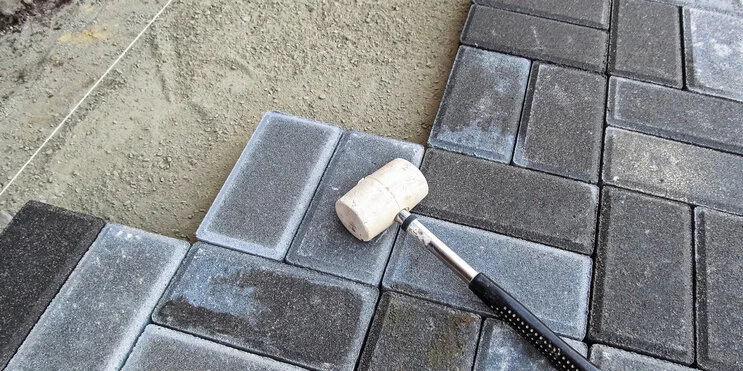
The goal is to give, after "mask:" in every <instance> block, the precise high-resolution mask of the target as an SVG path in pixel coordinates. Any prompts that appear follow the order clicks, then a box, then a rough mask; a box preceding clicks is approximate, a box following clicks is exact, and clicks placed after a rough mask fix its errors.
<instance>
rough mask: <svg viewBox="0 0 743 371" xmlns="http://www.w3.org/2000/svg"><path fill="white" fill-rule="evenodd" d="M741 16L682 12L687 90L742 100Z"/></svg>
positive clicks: (742, 21) (742, 32) (690, 10)
mask: <svg viewBox="0 0 743 371" xmlns="http://www.w3.org/2000/svg"><path fill="white" fill-rule="evenodd" d="M741 35H743V17H741V16H740V15H738V16H732V15H726V14H721V13H717V12H711V11H706V10H698V9H689V8H685V9H684V48H685V49H686V53H685V55H686V85H687V86H688V87H689V90H694V91H698V92H702V93H707V94H712V95H717V96H721V97H725V98H730V99H735V100H738V101H743V73H741V71H743V45H741Z"/></svg>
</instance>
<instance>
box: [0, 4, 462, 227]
mask: <svg viewBox="0 0 743 371" xmlns="http://www.w3.org/2000/svg"><path fill="white" fill-rule="evenodd" d="M0 1H3V0H0ZM163 4H164V1H159V2H157V1H155V2H152V1H144V0H141V4H140V6H139V7H136V6H135V5H132V4H128V3H127V2H126V1H115V0H110V1H101V2H100V3H99V2H75V3H73V4H70V5H66V6H62V7H61V8H59V11H58V13H56V15H55V16H54V17H55V18H53V19H52V20H51V21H50V20H48V19H47V20H34V19H33V18H32V19H30V20H28V21H26V25H24V26H23V29H24V30H26V31H21V32H12V33H5V34H3V35H0V71H10V72H8V73H4V72H0V74H3V75H0V122H2V123H3V124H2V125H1V126H5V128H2V127H0V135H2V137H0V149H4V150H5V153H3V155H4V159H5V160H6V161H5V162H6V163H5V164H2V165H0V184H1V183H6V182H7V180H8V179H10V178H11V177H12V175H14V174H15V171H17V169H18V168H19V167H20V166H21V165H22V164H23V162H25V161H26V160H27V159H28V158H29V156H30V154H31V152H33V150H35V149H36V148H38V146H37V144H38V143H40V141H41V140H43V138H44V137H45V135H48V133H49V132H50V131H51V130H52V129H53V127H54V126H56V125H57V124H58V123H59V122H60V121H61V120H62V118H63V117H64V116H65V115H67V113H68V112H69V109H70V108H71V107H72V105H74V103H76V100H79V99H80V97H82V95H83V94H84V92H85V91H86V90H87V88H86V87H90V86H91V85H92V83H93V82H94V81H95V79H97V77H95V76H100V74H102V73H103V71H105V69H106V68H108V65H110V63H111V62H112V61H113V60H114V59H115V57H116V56H117V53H120V50H123V48H124V47H125V46H126V45H127V44H128V41H131V40H132V39H133V38H134V36H132V35H135V34H136V33H137V32H138V31H139V30H141V27H139V29H137V26H140V25H141V26H142V27H143V24H145V23H146V22H147V20H149V18H150V17H152V15H154V14H155V12H156V11H157V10H158V9H159V8H158V7H159V6H162V5H163ZM468 6H469V0H448V1H429V0H413V1H411V0H406V1H402V0H400V1H397V0H394V1H371V0H370V1H363V0H339V1H327V0H326V1H321V0H317V1H310V0H301V1H298V0H285V1H276V0H273V1H272V0H268V1H240V2H231V1H203V0H180V1H174V2H173V3H171V4H170V6H169V7H168V8H167V9H166V10H165V12H164V13H163V15H162V16H161V17H160V19H158V20H157V21H156V22H155V23H154V24H153V26H152V27H151V28H150V29H149V30H148V31H147V32H146V33H145V34H144V36H143V37H142V38H141V39H140V40H139V42H138V43H137V44H135V46H134V47H133V48H132V49H131V50H130V51H129V53H127V54H126V55H125V57H124V58H123V59H122V60H121V61H120V62H119V64H117V65H116V66H115V68H114V69H113V70H112V71H111V73H110V74H109V75H108V76H107V78H106V79H104V81H103V82H102V83H101V84H100V85H99V86H98V88H97V89H96V90H95V91H94V92H93V93H92V94H91V95H90V96H89V97H88V98H87V99H86V100H85V101H84V102H83V104H82V105H81V106H80V107H79V108H78V110H77V111H76V113H75V114H74V115H73V116H72V117H71V118H70V120H69V121H68V122H67V124H66V125H65V127H64V128H63V129H62V130H61V131H60V132H59V133H58V135H57V136H56V137H55V138H54V139H53V140H52V141H51V142H50V143H49V144H48V146H47V147H45V149H44V150H43V151H42V152H41V154H40V156H38V157H37V158H36V159H35V160H34V161H33V162H32V164H31V166H29V167H28V168H27V169H26V170H25V171H24V172H23V173H22V174H21V176H20V177H19V178H18V180H17V181H16V182H15V183H14V184H12V185H11V186H10V187H9V188H8V190H7V191H6V192H5V194H3V195H2V196H0V227H1V226H2V223H3V219H4V220H6V221H7V220H8V218H9V217H10V216H12V214H13V213H14V212H15V210H17V209H18V208H19V207H20V206H22V204H23V203H25V202H26V201H27V200H29V199H37V200H41V201H46V202H50V203H52V204H55V205H59V206H62V207H67V208H70V209H73V210H79V211H83V212H86V213H90V214H93V215H97V216H101V217H104V218H106V219H108V220H110V221H113V222H118V223H122V224H126V225H131V226H134V227H138V228H142V229H145V230H150V231H155V232H158V233H162V234H165V235H169V236H174V237H179V238H187V239H193V233H194V232H195V230H196V228H197V227H198V224H199V223H200V221H201V219H202V218H203V216H204V213H205V212H206V210H207V209H208V208H209V206H210V205H211V202H212V201H213V199H214V197H215V196H216V194H217V192H218V191H219V189H220V187H221V185H222V183H223V182H224V180H225V179H226V177H227V175H228V174H229V171H230V170H231V168H232V166H233V165H234V163H235V161H236V159H237V157H238V156H239V154H240V152H241V151H242V148H243V147H244V146H245V144H246V143H247V141H248V139H249V138H250V135H251V134H252V132H253V130H254V129H255V126H256V124H257V123H258V122H259V120H260V117H261V115H262V114H263V112H265V111H267V110H279V111H283V112H286V113H290V114H294V115H299V116H305V117H309V118H312V119H316V120H320V121H325V122H329V123H335V124H338V125H341V126H342V127H344V128H349V129H356V130H363V131H367V132H371V133H376V134H379V135H384V136H388V137H393V138H397V139H404V140H409V141H413V142H417V143H421V144H423V143H425V141H426V140H427V138H428V133H429V131H430V127H431V124H432V122H433V118H434V115H435V113H436V110H437V109H438V104H439V101H440V99H441V95H442V93H443V90H444V87H445V84H446V79H447V77H448V74H449V70H450V68H451V64H452V61H453V58H454V55H455V53H456V47H457V41H458V37H459V33H460V31H461V28H462V25H463V23H464V19H465V18H466V14H467V10H468ZM91 13H94V14H98V16H97V17H96V16H88V15H89V14H91ZM86 17H87V18H86ZM117 17H119V18H121V19H120V20H119V21H118V22H117V21H116V19H117ZM102 18H106V19H105V21H103V20H102ZM65 19H67V20H74V22H68V23H65ZM50 22H51V23H50ZM71 23H74V27H68V29H64V28H65V27H67V26H69V25H70V24H71ZM29 24H30V26H29ZM55 24H56V25H57V26H56V27H58V29H56V30H55ZM59 25H63V26H59ZM65 25H66V26H65ZM59 27H62V29H59ZM29 28H31V29H32V30H33V32H30V31H28V29H29ZM135 31H136V32H135ZM65 35H67V36H65ZM126 37H129V39H128V41H127V42H122V41H123V40H124V39H125V38H126ZM111 40H116V41H115V42H112V41H111ZM19 45H22V47H19ZM6 50H13V54H8V53H6V52H5V51H6ZM60 50H62V51H64V52H65V53H67V54H69V55H70V57H69V58H72V59H70V61H71V62H69V63H65V62H66V61H67V59H65V58H67V57H65V58H62V59H61V60H62V62H63V63H61V64H59V63H58V62H55V57H54V56H55V55H57V56H58V55H59V51H60ZM75 58H77V59H75ZM39 61H41V62H39ZM69 66H74V68H70V67H69ZM65 68H67V69H65ZM88 71H92V72H94V73H90V72H88ZM96 73H97V74H96ZM20 75H22V76H20ZM51 82H55V84H56V85H54V84H51ZM50 84H51V85H53V87H54V89H51V90H50V89H49V88H46V89H47V90H48V91H47V90H44V89H45V87H44V86H45V85H50ZM71 87H74V88H71ZM5 89H9V90H5ZM66 89H67V90H69V91H67V90H66ZM70 96H71V97H73V98H75V97H76V99H72V98H69V99H68V98H67V97H70ZM58 97H62V98H58ZM55 98H56V99H61V100H62V102H56V103H54V100H55ZM31 109H32V111H33V112H35V114H34V115H32V116H29V113H28V112H29V110H31ZM9 128H12V130H11V129H9Z"/></svg>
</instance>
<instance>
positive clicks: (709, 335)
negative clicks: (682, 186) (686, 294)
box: [694, 208, 743, 370]
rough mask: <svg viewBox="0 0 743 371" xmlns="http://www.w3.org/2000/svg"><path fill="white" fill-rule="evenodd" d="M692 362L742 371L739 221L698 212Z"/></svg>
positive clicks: (742, 237) (742, 224)
mask: <svg viewBox="0 0 743 371" xmlns="http://www.w3.org/2000/svg"><path fill="white" fill-rule="evenodd" d="M694 213H695V216H696V228H695V231H696V277H697V285H696V290H697V312H696V315H697V327H696V329H697V363H698V364H699V365H700V366H701V367H702V368H704V369H708V370H734V369H743V337H741V334H743V312H741V308H743V276H742V275H741V272H743V217H740V216H733V215H729V214H725V213H721V212H718V211H713V210H709V209H703V208H697V209H696V210H694Z"/></svg>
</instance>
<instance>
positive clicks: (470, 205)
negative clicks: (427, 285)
mask: <svg viewBox="0 0 743 371" xmlns="http://www.w3.org/2000/svg"><path fill="white" fill-rule="evenodd" d="M421 171H422V172H423V174H424V175H425V176H426V179H427V180H428V184H429V193H428V196H427V197H426V198H425V199H423V201H422V202H421V203H420V204H419V205H418V207H416V208H415V209H414V210H416V211H417V212H419V213H422V214H425V215H429V216H433V217H436V218H439V219H445V220H449V221H452V222H455V223H460V224H466V225H471V226H474V227H478V228H483V229H487V230H491V231H494V232H498V233H504V234H507V235H511V236H515V237H519V238H524V239H527V240H531V241H534V242H539V243H544V244H547V245H551V246H556V247H560V248H564V249H568V250H572V251H576V252H580V253H585V254H590V253H591V252H592V251H593V242H594V230H595V229H596V211H597V209H598V188H597V187H596V186H593V185H589V184H585V183H581V182H578V181H575V180H570V179H565V178H561V177H557V176H554V175H549V174H544V173H540V172H536V171H532V170H528V169H523V168H518V167H514V166H506V165H503V164H499V163H495V162H490V161H485V160H480V159H476V158H472V157H468V156H462V155H458V154H455V153H451V152H446V151H440V150H436V149H430V150H428V151H427V152H426V156H425V157H424V158H423V164H422V165H421Z"/></svg>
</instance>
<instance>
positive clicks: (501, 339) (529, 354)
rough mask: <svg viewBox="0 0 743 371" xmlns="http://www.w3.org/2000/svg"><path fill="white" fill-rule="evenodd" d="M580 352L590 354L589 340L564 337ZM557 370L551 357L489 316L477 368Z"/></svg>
mask: <svg viewBox="0 0 743 371" xmlns="http://www.w3.org/2000/svg"><path fill="white" fill-rule="evenodd" d="M564 340H565V342H567V343H568V345H570V346H571V347H573V349H575V350H577V351H578V352H579V353H580V354H582V355H584V356H586V355H588V348H587V347H586V344H584V343H581V342H579V341H577V340H573V339H569V338H564ZM488 370H547V371H549V370H554V367H552V365H551V364H550V362H549V360H548V359H547V358H545V357H544V356H543V355H542V353H539V351H538V350H537V348H535V347H534V346H533V345H531V344H529V342H528V341H526V339H524V338H523V337H522V336H521V335H519V333H518V332H516V331H515V330H514V329H512V328H511V327H510V326H508V325H507V324H506V323H505V322H503V321H500V320H496V319H491V318H488V319H487V320H485V325H484V326H483V329H482V336H481V337H480V346H479V347H478V351H477V361H476V362H475V368H474V371H488Z"/></svg>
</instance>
